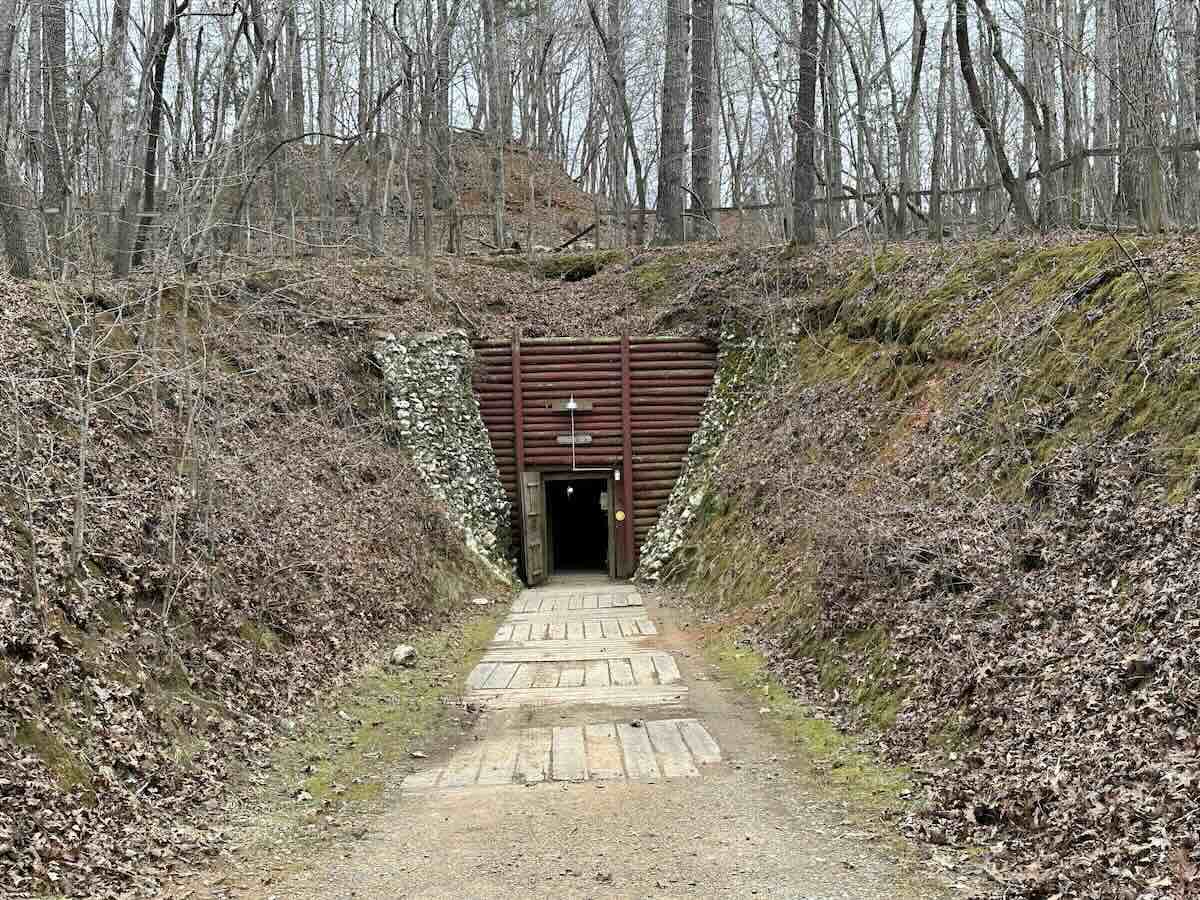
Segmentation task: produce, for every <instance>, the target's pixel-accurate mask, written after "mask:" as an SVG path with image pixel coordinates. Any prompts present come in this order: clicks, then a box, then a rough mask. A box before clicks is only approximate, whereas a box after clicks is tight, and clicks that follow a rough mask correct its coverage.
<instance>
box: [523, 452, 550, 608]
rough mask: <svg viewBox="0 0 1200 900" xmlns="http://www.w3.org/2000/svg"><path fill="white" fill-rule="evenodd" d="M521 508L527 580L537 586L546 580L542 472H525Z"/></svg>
mask: <svg viewBox="0 0 1200 900" xmlns="http://www.w3.org/2000/svg"><path fill="white" fill-rule="evenodd" d="M522 480H523V482H524V494H523V496H522V501H523V502H522V504H521V510H522V514H523V515H524V517H525V521H524V522H523V523H522V524H523V525H524V526H525V527H524V528H523V529H522V531H523V532H524V535H525V580H526V581H527V582H528V583H529V586H530V587H536V586H537V585H539V584H541V583H542V582H543V581H545V580H546V494H545V489H544V488H543V486H542V473H541V472H525V473H523V476H522Z"/></svg>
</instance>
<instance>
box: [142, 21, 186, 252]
mask: <svg viewBox="0 0 1200 900" xmlns="http://www.w3.org/2000/svg"><path fill="white" fill-rule="evenodd" d="M169 9H170V12H169V14H168V17H167V22H166V25H165V26H164V28H163V31H162V34H161V36H160V37H159V38H158V47H157V50H156V51H155V54H154V57H153V59H154V69H153V71H152V73H151V75H150V119H149V124H148V125H147V127H146V152H145V160H144V162H143V165H142V179H143V181H142V215H141V217H140V221H139V223H138V232H137V241H136V243H135V244H134V247H133V259H132V260H131V264H132V265H133V266H139V265H141V263H142V257H143V254H144V252H145V249H146V244H147V242H148V240H149V237H150V226H151V225H152V224H153V222H154V213H155V211H156V210H157V209H158V143H159V136H160V132H161V130H162V117H163V81H164V79H165V78H166V72H167V59H168V58H169V57H170V51H171V41H172V40H174V38H175V27H176V23H177V21H178V18H177V16H178V14H179V13H182V12H183V11H185V10H186V9H187V0H184V2H182V3H181V4H180V5H179V6H178V7H177V6H175V4H174V2H173V0H169ZM131 212H132V210H131Z"/></svg>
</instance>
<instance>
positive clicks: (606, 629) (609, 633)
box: [600, 619, 624, 638]
mask: <svg viewBox="0 0 1200 900" xmlns="http://www.w3.org/2000/svg"><path fill="white" fill-rule="evenodd" d="M600 633H601V634H603V635H604V636H605V637H606V638H619V637H624V635H623V634H622V633H621V622H620V620H619V619H609V620H608V621H603V620H601V622H600Z"/></svg>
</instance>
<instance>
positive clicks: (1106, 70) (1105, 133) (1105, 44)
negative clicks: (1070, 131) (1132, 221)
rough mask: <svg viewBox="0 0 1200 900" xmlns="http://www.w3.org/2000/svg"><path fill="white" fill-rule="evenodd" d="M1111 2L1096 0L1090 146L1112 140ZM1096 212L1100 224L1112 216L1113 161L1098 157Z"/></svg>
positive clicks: (1094, 166)
mask: <svg viewBox="0 0 1200 900" xmlns="http://www.w3.org/2000/svg"><path fill="white" fill-rule="evenodd" d="M1111 2H1112V0H1096V74H1097V78H1096V100H1095V109H1094V118H1093V120H1092V146H1094V147H1107V146H1108V143H1109V141H1110V140H1111V139H1112V134H1111V129H1112V124H1111V122H1110V120H1109V107H1110V105H1111V99H1110V95H1109V91H1110V87H1109V79H1110V78H1111V77H1113V74H1114V73H1113V69H1112V49H1111V48H1112V42H1111V37H1110V34H1111V31H1110V30H1111V27H1112V25H1111ZM1092 182H1093V186H1094V190H1093V194H1094V195H1095V201H1094V202H1095V204H1096V207H1097V208H1096V209H1095V210H1094V211H1093V215H1094V216H1095V217H1096V218H1097V219H1100V220H1101V221H1103V220H1106V219H1107V218H1108V217H1109V216H1110V215H1112V213H1113V206H1112V201H1113V158H1112V157H1111V156H1101V157H1099V158H1098V159H1096V160H1095V161H1094V162H1093V164H1092Z"/></svg>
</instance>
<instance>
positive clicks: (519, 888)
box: [225, 579, 961, 898]
mask: <svg viewBox="0 0 1200 900" xmlns="http://www.w3.org/2000/svg"><path fill="white" fill-rule="evenodd" d="M466 700H467V702H469V703H478V704H486V706H487V712H485V714H484V715H483V717H482V718H481V719H480V721H479V724H478V727H477V728H476V732H475V734H474V740H473V741H471V742H469V743H468V744H466V745H460V746H458V747H457V748H456V749H455V750H453V751H448V752H446V753H445V754H442V755H440V756H437V757H435V758H431V759H429V760H426V761H422V767H421V768H418V769H417V770H416V771H414V772H412V773H410V774H407V776H405V775H403V774H401V775H400V776H398V778H397V783H396V784H395V785H394V787H393V789H392V791H391V797H390V800H389V803H388V807H387V810H386V811H385V812H384V813H383V814H382V815H381V816H379V817H378V818H376V819H374V820H373V821H372V823H371V826H370V830H369V831H368V832H367V833H365V834H364V835H363V836H362V838H361V839H360V840H358V841H357V842H355V843H353V844H350V845H346V846H341V847H335V848H330V849H329V850H327V851H326V852H318V853H316V854H314V855H313V856H312V857H311V858H310V859H309V860H307V861H306V862H305V864H304V865H302V866H301V867H300V868H299V871H295V872H293V873H292V874H291V875H289V876H288V877H287V878H286V879H285V880H283V881H279V882H274V883H271V884H269V885H263V886H261V887H259V888H256V889H254V890H243V891H232V892H227V893H226V894H225V896H230V895H233V896H239V897H278V898H351V897H353V898H417V897H421V898H491V897H496V898H509V897H511V898H517V897H520V898H530V897H546V898H550V897H553V898H561V897H596V898H601V897H603V898H615V897H631V898H632V897H638V898H641V897H656V898H666V897H777V898H951V897H955V896H960V895H961V890H956V889H955V887H954V886H953V885H951V884H949V883H948V881H947V880H946V879H945V878H942V877H939V876H938V875H937V874H936V871H935V869H934V868H933V867H931V866H929V865H926V864H923V863H921V862H919V861H918V860H917V857H916V855H915V854H914V853H913V852H912V850H911V849H910V848H906V847H905V846H904V845H902V844H901V843H900V842H899V841H898V840H896V839H894V838H886V837H885V836H884V835H885V834H886V833H887V831H888V826H887V825H886V824H878V826H877V827H875V828H872V827H871V826H870V824H867V825H864V823H863V822H862V821H861V820H856V819H853V818H851V817H849V816H848V813H847V808H846V806H845V805H844V804H843V803H842V802H841V801H840V800H839V799H838V798H837V794H836V792H834V791H830V790H822V789H821V786H820V785H816V784H814V783H813V782H812V780H811V779H805V778H801V777H799V776H798V775H797V774H796V773H794V772H793V771H791V769H790V768H789V766H788V764H787V762H786V756H787V752H788V750H787V748H786V747H783V746H780V741H779V738H778V737H777V736H776V735H774V734H772V733H770V732H769V730H768V729H766V728H764V727H763V725H762V724H761V722H760V720H759V719H760V717H759V715H758V711H757V709H755V708H754V706H753V704H752V703H749V704H748V703H747V702H746V699H745V698H744V697H741V696H739V695H738V694H737V693H736V692H731V691H729V690H728V689H727V688H724V687H722V686H721V685H720V684H719V683H718V682H715V681H714V680H713V679H712V677H711V675H710V674H709V673H708V670H707V667H706V666H705V665H704V664H703V661H702V660H701V658H700V656H699V654H698V653H697V652H696V648H695V646H694V644H693V643H692V642H691V641H690V640H689V638H688V637H687V634H686V633H685V632H683V631H681V630H679V629H677V628H675V627H673V626H672V625H671V624H670V616H669V615H664V611H663V610H660V609H659V608H658V607H657V606H656V604H655V602H654V598H653V597H651V596H646V597H642V596H641V595H639V594H638V593H637V592H636V590H635V589H634V588H633V587H631V586H628V585H622V584H613V583H611V582H608V581H600V580H584V579H573V580H560V581H557V582H555V583H553V584H552V585H551V586H549V587H547V588H542V589H538V590H533V591H526V592H524V593H523V594H521V595H520V596H519V597H518V598H517V600H516V602H515V603H514V606H513V611H512V612H511V613H510V615H509V617H508V619H507V620H506V621H505V623H504V624H503V625H502V626H501V627H500V629H499V631H498V632H497V640H495V641H493V643H492V644H491V645H490V646H489V650H488V652H487V654H486V655H485V656H484V659H483V661H482V662H481V663H480V664H479V666H477V667H476V669H475V670H474V671H473V672H472V673H471V677H470V678H469V680H468V692H467V697H466Z"/></svg>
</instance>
